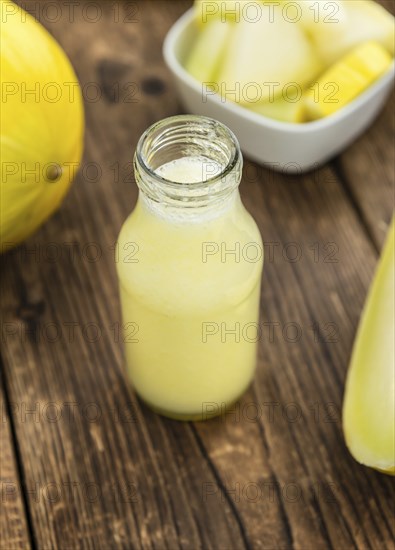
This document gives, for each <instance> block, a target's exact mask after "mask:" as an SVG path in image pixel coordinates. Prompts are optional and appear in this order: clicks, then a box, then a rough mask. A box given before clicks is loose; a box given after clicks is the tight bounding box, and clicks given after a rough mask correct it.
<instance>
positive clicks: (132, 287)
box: [117, 115, 263, 420]
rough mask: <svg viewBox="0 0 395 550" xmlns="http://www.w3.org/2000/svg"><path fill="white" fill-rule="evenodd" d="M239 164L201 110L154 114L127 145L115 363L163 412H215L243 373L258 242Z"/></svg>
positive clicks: (253, 321)
mask: <svg viewBox="0 0 395 550" xmlns="http://www.w3.org/2000/svg"><path fill="white" fill-rule="evenodd" d="M242 164H243V160H242V155H241V152H240V148H239V144H238V142H237V139H236V138H235V136H234V134H233V133H232V132H231V131H230V130H229V129H228V128H227V127H226V126H224V125H223V124H221V123H219V122H217V121H215V120H213V119H209V118H205V117H199V116H192V115H183V116H176V117H171V118H168V119H165V120H162V121H160V122H158V123H157V124H154V125H153V126H151V127H150V128H149V129H148V130H147V131H146V132H145V133H144V134H143V135H142V137H141V138H140V141H139V143H138V146H137V150H136V154H135V159H134V166H135V176H136V182H137V185H138V187H139V197H138V201H137V204H136V207H135V209H134V210H133V212H132V213H131V215H130V216H129V217H128V218H127V220H126V221H125V223H124V225H123V227H122V229H121V232H120V235H119V239H118V252H119V258H118V262H117V271H118V277H119V281H120V294H121V307H122V316H123V327H124V341H125V350H126V361H127V368H128V374H129V377H130V380H131V382H132V384H133V386H134V389H135V390H136V392H137V394H138V395H139V396H140V397H141V398H142V399H143V401H145V402H146V403H147V404H148V405H149V406H150V407H151V408H153V409H154V410H155V411H157V412H158V413H160V414H163V415H166V416H169V417H171V418H176V419H180V420H199V419H207V418H210V417H212V416H215V415H217V414H220V413H221V412H224V411H225V410H226V409H227V408H228V407H230V406H231V405H232V404H233V403H234V402H235V401H236V400H237V399H238V398H239V397H240V396H241V395H242V394H243V392H244V391H245V390H246V389H247V387H248V386H249V384H250V382H251V380H252V378H253V376H254V371H255V366H256V349H257V340H258V336H259V326H258V322H259V297H260V282H261V273H262V266H263V246H262V240H261V237H260V233H259V230H258V228H257V226H256V223H255V221H254V220H253V218H252V217H251V215H250V214H249V213H248V212H247V210H246V209H245V207H244V206H243V204H242V202H241V199H240V195H239V191H238V186H239V183H240V179H241V173H242Z"/></svg>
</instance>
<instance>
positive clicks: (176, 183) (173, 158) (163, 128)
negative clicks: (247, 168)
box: [134, 115, 243, 221]
mask: <svg viewBox="0 0 395 550" xmlns="http://www.w3.org/2000/svg"><path fill="white" fill-rule="evenodd" d="M242 164H243V162H242V155H241V152H240V148H239V145H238V142H237V140H236V138H235V136H234V135H233V133H232V132H231V131H230V130H229V129H228V128H227V127H226V126H224V125H222V124H221V123H219V122H217V121H215V120H212V119H209V118H205V117H198V116H192V115H184V116H177V117H171V118H168V119H165V120H162V121H161V122H159V123H157V124H155V125H153V126H151V128H149V129H148V130H147V131H146V132H145V133H144V134H143V136H142V137H141V139H140V141H139V143H138V146H137V150H136V154H135V159H134V168H135V176H136V182H137V185H138V187H139V190H140V196H141V200H142V202H143V203H144V205H145V206H146V207H147V208H148V209H149V210H150V211H151V212H153V213H157V214H158V215H161V216H167V217H172V218H174V217H177V218H183V219H185V220H187V219H188V217H189V218H190V219H191V221H192V220H194V219H198V218H202V217H207V216H209V217H212V216H215V213H216V212H218V214H219V215H220V214H221V213H222V212H223V211H226V210H227V209H228V208H230V207H231V204H232V202H233V201H234V200H235V197H236V196H237V195H238V192H237V189H238V185H239V183H240V179H241V171H242Z"/></svg>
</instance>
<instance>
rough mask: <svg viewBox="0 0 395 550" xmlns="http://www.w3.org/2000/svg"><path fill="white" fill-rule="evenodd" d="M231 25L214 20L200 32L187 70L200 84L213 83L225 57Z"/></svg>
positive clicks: (190, 55) (187, 63) (186, 65)
mask: <svg viewBox="0 0 395 550" xmlns="http://www.w3.org/2000/svg"><path fill="white" fill-rule="evenodd" d="M231 28H232V25H231V24H230V23H222V22H221V21H220V20H219V19H213V20H212V21H210V22H209V23H207V24H206V25H204V27H202V29H201V30H200V32H199V34H198V37H197V39H196V42H195V43H194V45H193V48H192V50H191V53H190V54H189V57H188V59H187V60H186V63H185V69H186V70H187V71H188V72H189V74H191V75H192V76H193V77H195V78H196V79H197V80H199V81H200V82H212V81H213V79H214V78H215V76H216V74H217V72H218V70H219V67H220V65H221V62H222V60H223V57H224V53H225V50H226V45H227V42H228V38H229V34H230V30H231Z"/></svg>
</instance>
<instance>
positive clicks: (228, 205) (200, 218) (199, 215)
mask: <svg viewBox="0 0 395 550" xmlns="http://www.w3.org/2000/svg"><path fill="white" fill-rule="evenodd" d="M138 202H139V204H140V207H141V208H142V210H143V211H144V212H145V213H146V214H147V215H149V216H155V217H157V218H161V219H162V220H164V221H166V222H169V223H177V224H191V225H192V224H198V223H202V222H208V221H212V220H216V219H219V218H221V217H224V216H227V215H229V214H230V213H231V212H232V211H233V210H234V209H235V208H236V207H237V206H238V205H239V203H240V202H241V201H240V194H239V190H238V189H235V190H234V191H233V192H232V193H231V194H229V195H228V196H227V197H226V198H225V199H224V200H222V201H221V202H220V203H215V204H211V203H208V204H207V205H206V206H200V207H199V208H180V207H178V206H177V207H174V206H172V205H168V204H165V203H162V202H157V201H153V200H152V199H150V197H149V196H147V195H146V194H145V193H142V192H141V190H140V192H139V197H138Z"/></svg>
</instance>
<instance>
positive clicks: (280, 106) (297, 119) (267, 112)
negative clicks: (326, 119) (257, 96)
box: [245, 97, 306, 124]
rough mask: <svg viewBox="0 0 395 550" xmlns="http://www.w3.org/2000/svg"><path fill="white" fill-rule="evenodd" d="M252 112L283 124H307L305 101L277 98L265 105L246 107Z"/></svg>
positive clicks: (256, 104) (255, 104) (249, 105)
mask: <svg viewBox="0 0 395 550" xmlns="http://www.w3.org/2000/svg"><path fill="white" fill-rule="evenodd" d="M245 107H248V108H249V109H250V110H251V111H254V112H255V113H259V114H260V115H263V116H265V117H268V118H272V119H274V120H280V121H281V122H292V123H295V124H299V123H301V122H305V120H306V118H305V106H304V102H303V99H299V100H298V101H295V102H291V101H287V100H286V99H284V98H283V97H279V98H276V99H275V100H274V101H266V102H264V103H251V104H248V105H245Z"/></svg>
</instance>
